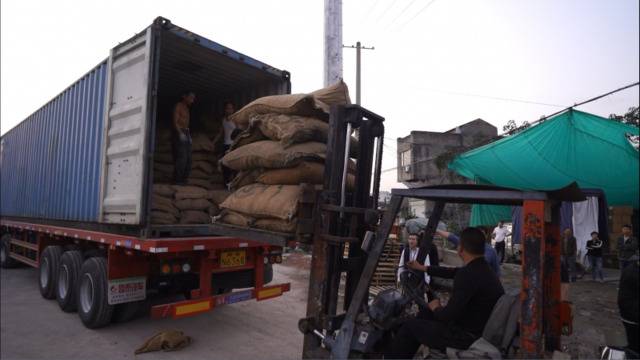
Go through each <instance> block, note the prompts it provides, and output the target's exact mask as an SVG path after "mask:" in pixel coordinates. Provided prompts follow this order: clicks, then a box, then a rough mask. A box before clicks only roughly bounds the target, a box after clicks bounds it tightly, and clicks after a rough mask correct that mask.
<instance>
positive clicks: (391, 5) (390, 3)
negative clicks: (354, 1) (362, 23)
mask: <svg viewBox="0 0 640 360" xmlns="http://www.w3.org/2000/svg"><path fill="white" fill-rule="evenodd" d="M395 3H396V2H395V0H394V1H390V2H389V6H387V8H386V9H385V10H384V11H383V12H382V13H380V16H378V19H377V20H376V22H380V20H381V19H382V18H383V17H384V16H385V15H386V14H387V12H388V11H389V10H391V8H392V7H393V4H395Z"/></svg>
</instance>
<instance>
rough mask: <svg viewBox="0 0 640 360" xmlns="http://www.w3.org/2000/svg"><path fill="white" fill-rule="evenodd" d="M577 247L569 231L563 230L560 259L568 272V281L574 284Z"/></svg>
mask: <svg viewBox="0 0 640 360" xmlns="http://www.w3.org/2000/svg"><path fill="white" fill-rule="evenodd" d="M577 252H578V245H577V244H576V238H575V237H574V236H573V232H572V231H571V229H565V230H564V233H563V235H562V256H561V257H560V259H561V260H562V263H563V264H564V266H565V267H566V269H567V270H568V272H569V281H570V282H576V253H577Z"/></svg>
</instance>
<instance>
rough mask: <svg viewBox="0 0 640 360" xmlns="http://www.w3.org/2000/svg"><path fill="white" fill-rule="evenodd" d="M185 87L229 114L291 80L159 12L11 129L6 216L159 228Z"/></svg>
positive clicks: (2, 156)
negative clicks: (174, 119)
mask: <svg viewBox="0 0 640 360" xmlns="http://www.w3.org/2000/svg"><path fill="white" fill-rule="evenodd" d="M185 90H192V91H195V92H196V94H198V98H199V99H200V101H201V104H200V105H201V107H202V108H207V109H208V110H210V109H212V108H213V109H215V110H216V111H219V110H221V105H222V104H223V102H224V100H226V99H231V100H233V101H235V102H236V104H237V105H242V104H246V103H248V102H250V101H251V100H253V99H255V98H258V97H261V96H266V95H275V94H283V93H289V92H290V91H291V83H290V77H289V73H288V72H286V71H282V70H278V69H276V68H273V67H271V66H269V65H266V64H264V63H262V62H260V61H258V60H255V59H253V58H251V57H248V56H246V55H243V54H241V53H238V52H236V51H234V50H232V49H229V48H226V47H224V46H222V45H220V44H217V43H215V42H213V41H211V40H208V39H206V38H203V37H201V36H199V35H196V34H193V33H191V32H189V31H187V30H185V29H183V28H180V27H178V26H175V25H173V24H171V22H170V21H168V20H166V19H163V18H158V19H156V21H154V23H153V24H152V25H151V26H149V27H148V28H146V29H145V30H144V31H142V32H140V33H138V34H136V35H135V36H134V37H132V38H131V39H129V40H127V41H125V42H122V43H121V44H119V45H118V46H116V47H115V48H114V49H112V50H111V52H110V55H109V58H108V59H107V60H105V61H103V62H102V63H100V64H99V65H98V66H97V67H95V68H94V69H93V70H91V71H90V72H89V73H87V74H86V75H85V76H83V77H82V78H81V79H80V80H78V81H76V82H75V83H74V84H73V85H71V86H70V87H69V88H67V89H66V90H65V91H63V92H62V93H61V94H60V95H58V96H57V97H55V98H54V99H53V100H51V101H50V102H49V103H47V104H46V105H44V106H43V107H42V108H40V109H39V110H38V111H36V112H35V113H34V114H32V115H31V116H30V117H28V118H27V119H26V120H24V121H23V122H22V123H20V124H19V125H17V126H16V127H15V128H13V129H11V130H10V131H9V132H7V133H6V134H5V135H4V136H2V138H1V139H0V144H1V147H0V215H1V216H2V217H9V218H24V219H41V220H42V221H49V220H61V221H67V222H68V221H71V222H80V223H102V224H120V225H133V226H147V225H149V224H148V219H149V218H150V216H149V212H150V204H149V196H150V184H151V183H152V179H153V163H152V159H153V153H154V138H155V131H157V129H158V128H160V127H163V126H165V127H166V126H168V123H167V120H166V119H167V118H170V113H169V111H171V110H170V109H172V107H173V104H175V102H176V100H177V99H179V98H180V94H182V93H183V92H184V91H185ZM167 109H169V110H167ZM167 115H169V116H167Z"/></svg>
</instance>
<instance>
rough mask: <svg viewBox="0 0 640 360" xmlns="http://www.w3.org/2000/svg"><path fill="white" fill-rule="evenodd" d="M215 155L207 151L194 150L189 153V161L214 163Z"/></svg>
mask: <svg viewBox="0 0 640 360" xmlns="http://www.w3.org/2000/svg"><path fill="white" fill-rule="evenodd" d="M215 160H216V157H215V156H214V155H213V154H212V153H209V152H202V151H194V152H192V153H191V161H193V162H196V161H209V162H212V163H215Z"/></svg>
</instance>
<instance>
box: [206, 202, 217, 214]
mask: <svg viewBox="0 0 640 360" xmlns="http://www.w3.org/2000/svg"><path fill="white" fill-rule="evenodd" d="M207 213H208V214H209V216H218V215H219V214H220V207H218V205H216V204H212V205H211V206H209V208H208V209H207Z"/></svg>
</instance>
